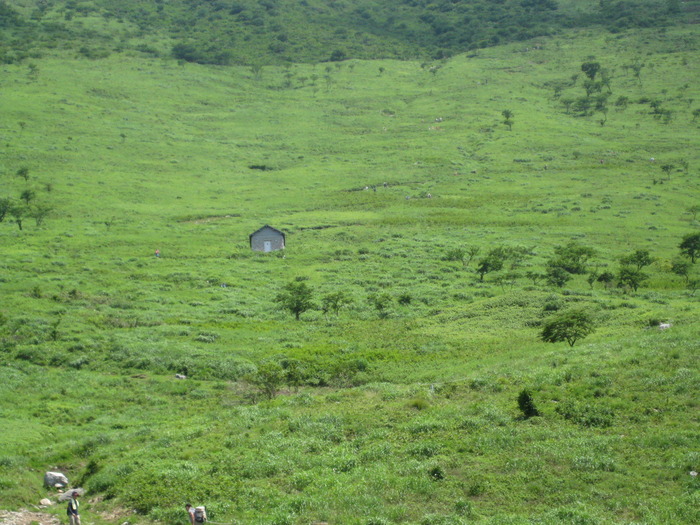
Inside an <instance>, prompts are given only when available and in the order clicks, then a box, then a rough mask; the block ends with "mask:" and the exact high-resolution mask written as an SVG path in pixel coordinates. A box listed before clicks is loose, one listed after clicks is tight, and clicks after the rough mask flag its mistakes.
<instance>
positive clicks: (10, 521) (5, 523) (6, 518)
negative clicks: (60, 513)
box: [0, 509, 61, 525]
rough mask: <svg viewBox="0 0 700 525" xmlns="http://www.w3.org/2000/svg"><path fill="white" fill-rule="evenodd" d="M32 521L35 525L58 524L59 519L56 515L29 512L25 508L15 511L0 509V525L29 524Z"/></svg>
mask: <svg viewBox="0 0 700 525" xmlns="http://www.w3.org/2000/svg"><path fill="white" fill-rule="evenodd" d="M32 522H34V524H35V525H36V524H37V523H38V524H39V525H60V523H61V522H60V521H59V520H58V518H57V517H56V516H51V515H50V514H44V513H42V512H30V511H28V510H26V509H21V510H19V511H17V512H10V511H8V510H0V525H30V524H31V523H32Z"/></svg>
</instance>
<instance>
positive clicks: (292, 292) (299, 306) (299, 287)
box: [275, 281, 315, 321]
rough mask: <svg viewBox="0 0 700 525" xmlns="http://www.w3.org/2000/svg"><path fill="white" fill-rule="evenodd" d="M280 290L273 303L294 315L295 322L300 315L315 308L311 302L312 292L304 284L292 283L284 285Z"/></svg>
mask: <svg viewBox="0 0 700 525" xmlns="http://www.w3.org/2000/svg"><path fill="white" fill-rule="evenodd" d="M282 290H283V291H282V292H280V293H279V294H278V295H277V297H276V298H275V301H276V302H277V303H279V304H280V306H281V307H282V308H283V309H285V310H289V312H290V313H292V314H294V317H295V319H296V320H297V321H298V320H299V317H300V316H301V314H303V313H304V312H306V311H307V310H311V309H313V308H314V307H315V305H314V303H313V301H312V297H313V290H312V289H311V288H310V287H309V286H308V285H307V284H306V283H305V282H298V281H292V282H291V283H288V284H286V285H285V286H284V288H283V289H282Z"/></svg>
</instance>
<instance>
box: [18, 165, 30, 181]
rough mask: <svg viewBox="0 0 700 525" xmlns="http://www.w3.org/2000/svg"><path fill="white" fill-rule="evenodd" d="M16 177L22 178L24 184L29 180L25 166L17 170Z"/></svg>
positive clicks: (27, 169)
mask: <svg viewBox="0 0 700 525" xmlns="http://www.w3.org/2000/svg"><path fill="white" fill-rule="evenodd" d="M17 176H18V177H22V178H23V179H24V180H25V182H26V181H28V180H29V168H28V167H26V166H22V167H21V168H20V169H18V170H17Z"/></svg>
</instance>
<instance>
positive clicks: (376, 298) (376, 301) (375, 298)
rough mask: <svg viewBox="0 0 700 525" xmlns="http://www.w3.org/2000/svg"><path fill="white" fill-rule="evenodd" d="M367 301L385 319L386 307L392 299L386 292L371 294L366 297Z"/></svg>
mask: <svg viewBox="0 0 700 525" xmlns="http://www.w3.org/2000/svg"><path fill="white" fill-rule="evenodd" d="M367 301H368V302H369V304H370V305H372V307H374V309H375V310H376V311H377V313H378V314H379V317H381V318H382V319H385V318H386V317H388V315H389V312H388V308H389V307H390V306H391V303H392V302H393V301H394V299H393V298H392V297H391V295H389V294H388V293H383V294H372V295H370V296H369V297H368V298H367Z"/></svg>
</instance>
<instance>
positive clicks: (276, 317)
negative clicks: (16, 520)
mask: <svg viewBox="0 0 700 525" xmlns="http://www.w3.org/2000/svg"><path fill="white" fill-rule="evenodd" d="M575 36H576V38H575V39H574V38H562V39H558V40H551V41H550V40H542V41H540V42H539V43H540V44H542V46H541V49H534V47H535V46H534V45H533V44H532V43H529V44H520V45H515V46H510V47H502V48H494V49H489V50H485V51H482V52H480V53H479V54H478V55H477V56H476V57H471V58H467V57H464V56H460V57H456V58H455V59H453V60H450V61H447V62H444V63H435V64H433V66H439V69H437V70H435V71H436V72H435V73H432V72H430V68H429V66H427V67H421V65H420V64H417V63H412V62H360V61H357V62H347V63H343V64H341V65H339V66H337V67H336V66H333V67H332V68H331V69H330V71H327V70H326V69H325V68H326V65H319V66H293V67H292V68H291V69H289V70H287V69H283V68H272V67H269V68H266V69H264V70H263V73H262V76H261V78H257V79H256V78H253V77H252V75H251V73H250V72H249V71H248V70H247V69H242V68H240V69H239V68H206V67H201V66H194V65H185V66H177V65H175V64H173V63H170V62H158V61H145V60H141V59H132V58H127V57H112V58H109V59H108V60H104V61H95V62H86V61H71V60H64V59H59V58H55V59H44V60H37V61H36V64H37V66H38V72H37V73H36V74H31V72H30V71H29V69H28V68H27V66H4V68H3V70H4V71H3V78H2V81H1V84H0V90H1V91H2V102H1V104H2V108H3V114H4V115H6V119H5V121H4V127H3V128H2V129H1V130H0V134H1V135H2V143H3V144H4V145H5V147H4V155H3V158H2V182H3V184H2V188H3V195H2V196H4V195H12V196H16V195H17V194H19V192H20V191H21V190H23V189H25V187H26V184H25V183H24V181H23V180H22V179H21V178H19V177H16V176H15V175H14V173H15V172H16V171H17V169H19V168H20V167H22V166H27V167H28V168H29V169H30V180H29V186H30V187H33V188H35V189H36V191H37V194H38V197H37V199H38V200H40V201H43V202H47V203H50V204H51V205H52V206H54V208H55V212H54V214H53V216H52V217H50V218H49V219H47V221H46V223H45V224H44V225H43V226H42V227H36V226H35V225H34V224H33V221H31V220H28V221H27V222H26V224H25V229H24V231H21V232H20V231H19V230H18V229H17V228H16V227H15V226H14V225H13V224H10V223H8V222H7V221H6V222H4V223H2V224H0V235H2V241H3V243H2V263H1V265H2V269H3V278H2V281H1V282H0V287H1V289H2V294H3V304H2V307H1V311H2V313H3V314H4V315H5V316H6V317H7V318H8V319H9V321H8V323H7V325H6V326H5V332H4V343H3V344H4V347H3V348H4V349H3V353H2V359H3V361H4V365H5V366H4V367H3V369H2V374H3V381H2V384H3V386H2V388H3V395H2V400H3V401H2V414H3V417H4V418H6V419H7V420H8V422H10V424H9V425H7V427H8V428H9V429H11V430H10V431H8V432H7V433H4V434H3V438H2V442H3V447H2V449H3V456H2V458H0V459H1V461H0V468H2V470H1V471H0V486H2V487H3V489H5V492H6V494H7V495H8V497H7V499H5V498H3V502H4V504H5V505H10V504H12V502H14V501H16V499H15V497H16V498H19V499H20V500H27V502H33V501H35V500H36V498H37V496H38V494H39V493H40V489H39V486H38V483H39V482H38V481H37V478H38V477H39V476H37V472H36V471H39V472H41V471H43V470H44V469H47V468H49V467H50V466H59V467H61V468H64V469H67V470H68V471H69V472H70V473H71V477H72V478H74V479H75V478H80V477H81V476H82V477H84V479H83V480H79V481H84V482H85V483H86V485H87V486H88V487H89V488H90V489H91V490H92V491H93V492H98V493H102V494H106V495H108V496H110V495H111V496H115V497H116V501H117V502H119V503H121V504H122V505H124V506H125V507H130V508H131V507H133V508H137V509H139V510H140V511H141V512H150V513H151V517H155V518H160V519H162V520H163V521H164V522H166V523H174V522H177V520H178V519H179V518H178V516H179V515H180V514H181V511H180V509H179V506H180V505H181V504H182V503H184V501H185V500H186V499H187V500H190V499H191V500H193V501H196V502H203V503H206V504H207V505H208V506H209V508H210V509H211V511H212V513H213V515H212V516H211V517H212V519H214V520H216V521H224V522H225V521H231V520H232V519H234V518H235V519H238V520H239V521H240V522H242V523H307V522H309V521H311V520H313V519H319V520H320V519H327V520H328V521H330V522H333V523H358V524H360V523H362V524H365V523H384V522H383V521H381V519H384V520H386V522H388V523H393V522H395V523H459V522H460V521H459V520H460V519H465V520H466V519H467V517H466V516H468V515H469V513H470V510H469V509H471V512H472V514H473V517H474V518H476V519H479V520H481V521H484V522H492V523H525V522H528V519H531V520H534V519H540V520H542V522H545V523H561V522H570V523H597V522H601V523H603V522H610V521H616V522H621V523H628V522H633V521H637V522H639V521H641V522H648V523H681V522H685V523H691V522H693V521H694V520H696V519H697V515H696V513H697V510H696V509H697V508H698V506H697V492H696V489H697V486H696V484H693V483H692V482H691V481H692V480H691V479H689V476H688V471H689V470H691V469H695V470H698V468H697V467H698V457H697V453H694V452H693V451H692V450H693V442H694V436H695V435H697V434H696V431H697V419H696V416H694V415H693V414H695V413H697V402H696V397H695V396H694V391H693V385H694V384H696V383H697V372H696V370H697V361H696V359H697V358H696V356H697V340H698V329H697V327H696V326H694V325H693V323H692V322H693V320H694V319H696V318H697V314H698V306H697V304H698V303H697V299H696V298H693V297H689V296H688V295H687V293H686V292H685V291H684V290H683V286H682V283H681V281H680V279H679V278H677V277H675V276H671V275H670V274H669V273H668V271H667V267H668V264H669V263H668V261H670V260H671V259H672V258H673V257H674V256H675V255H676V253H677V245H678V242H679V240H680V238H681V236H682V235H683V234H685V233H687V232H690V231H697V223H693V222H692V221H691V218H690V215H689V214H687V213H686V212H685V210H686V209H687V208H688V207H690V206H691V205H693V204H695V203H697V199H698V179H697V165H698V160H699V159H698V158H697V151H696V150H695V149H694V148H693V145H694V144H696V143H697V139H698V130H697V123H696V122H693V120H692V115H691V112H692V110H693V109H694V108H695V107H696V106H697V104H696V103H694V102H693V101H694V100H698V99H699V97H698V93H697V89H698V88H697V86H696V82H695V81H696V79H697V75H696V73H694V71H696V70H697V56H696V53H695V52H694V50H695V49H697V34H696V32H695V31H690V30H689V31H667V32H637V33H635V34H634V35H623V36H620V37H614V36H613V37H605V36H601V35H598V34H596V33H581V34H576V35H575ZM590 55H594V56H595V57H596V60H598V61H599V62H600V63H601V64H602V65H603V66H604V67H606V68H608V69H611V70H614V73H613V83H612V89H613V92H614V94H613V97H612V98H611V101H612V100H614V99H615V98H617V97H618V96H621V95H624V96H628V97H629V98H630V100H632V101H637V100H639V99H640V98H642V97H648V98H651V99H660V100H663V106H664V107H667V108H669V109H672V110H673V111H674V117H673V119H672V120H671V122H669V123H667V124H664V123H662V122H661V121H659V120H655V119H654V118H653V117H652V116H651V115H650V108H649V106H648V104H634V103H633V104H630V105H629V106H628V107H627V109H625V110H624V111H623V110H619V109H611V110H610V112H609V113H608V121H607V123H606V124H605V126H600V125H599V124H598V123H597V120H599V118H600V117H599V116H595V117H588V118H574V117H572V116H569V115H566V114H565V110H564V107H563V106H562V105H561V104H560V103H559V102H558V101H557V100H555V99H554V98H553V96H552V89H551V88H548V87H545V84H546V82H548V81H552V80H567V79H568V78H570V77H571V75H572V74H574V73H578V72H579V66H580V63H581V62H582V61H584V60H586V59H587V58H588V57H589V56H590ZM635 60H641V61H643V63H644V64H645V67H644V69H643V70H642V83H641V85H640V83H638V82H637V80H636V79H635V78H634V77H633V76H632V74H631V73H630V72H629V71H626V70H624V69H623V68H622V66H624V65H626V64H631V63H633V62H634V61H635ZM380 67H381V68H384V71H383V72H380V69H379V68H380ZM288 73H291V74H292V77H291V78H290V81H291V87H288V88H287V87H284V83H285V80H286V77H285V74H288ZM313 75H317V77H318V78H317V79H316V80H315V82H314V80H312V78H313ZM303 77H306V80H303V81H302V78H303ZM325 77H328V79H327V78H325ZM314 83H315V86H314V85H313V84H314ZM580 84H581V80H579V81H578V86H576V87H570V88H568V89H567V90H565V92H564V93H563V95H562V96H581V94H582V89H581V87H580ZM154 94H155V96H154ZM689 101H690V102H689ZM504 109H510V110H512V111H513V112H514V114H515V118H514V122H515V123H514V126H513V129H512V131H508V129H507V127H506V126H504V125H503V124H502V122H501V121H502V120H503V119H502V116H501V111H502V110H504ZM436 119H442V121H440V122H436ZM20 122H24V123H25V125H24V126H21V125H20V124H19V123H20ZM651 157H655V158H656V159H657V160H656V161H655V162H650V160H649V159H650V158H651ZM682 159H685V160H687V161H688V163H689V166H690V170H689V173H687V174H686V173H684V172H682V170H679V171H674V173H673V174H672V179H671V181H670V182H665V181H664V182H665V183H664V184H653V183H652V181H653V179H657V180H658V179H662V178H664V179H665V175H664V174H663V173H662V172H661V169H660V165H662V164H664V163H672V164H675V165H676V166H679V165H680V164H679V161H680V160H682ZM263 164H264V165H266V166H270V167H273V168H275V169H274V170H271V171H260V170H252V169H250V168H249V166H251V165H263ZM545 166H546V169H545ZM384 182H387V183H388V187H386V188H385V187H384V186H383V183H384ZM47 183H50V184H51V191H47V189H46V184H47ZM372 185H376V186H377V191H376V192H374V191H372V190H368V191H365V190H363V188H364V187H365V186H372ZM427 193H431V194H432V196H433V198H431V199H428V198H425V195H426V194H427ZM406 197H411V198H410V199H406ZM106 223H108V224H106ZM265 223H269V224H271V225H273V226H276V227H279V228H283V229H285V230H286V231H287V232H288V245H289V248H288V250H287V251H286V257H285V258H280V257H275V256H272V257H269V256H268V257H265V256H254V255H252V254H250V253H249V252H248V249H247V235H248V234H249V233H250V232H252V231H254V230H255V229H257V228H258V227H259V226H260V225H262V224H265ZM572 238H576V239H579V240H580V241H581V242H583V243H585V244H588V245H591V246H594V247H595V248H596V249H597V250H598V251H599V253H600V255H599V257H598V260H599V262H600V263H601V264H603V265H607V266H608V268H609V269H611V270H613V271H614V270H615V269H616V268H617V263H616V261H617V259H618V258H619V256H621V255H624V254H626V253H628V252H630V251H631V250H633V249H637V248H645V249H649V250H650V251H651V252H652V254H653V255H654V256H656V257H658V258H659V262H658V263H657V264H656V265H655V266H654V267H653V268H652V269H650V270H648V271H649V273H650V275H651V279H650V281H649V283H647V285H645V286H644V287H642V289H640V292H639V293H636V294H628V295H623V294H622V293H621V292H619V291H618V290H613V291H611V292H607V291H605V290H602V289H599V288H597V287H596V289H595V290H593V291H589V289H588V285H587V284H586V283H585V282H584V280H583V278H582V277H578V278H577V279H576V280H575V281H574V282H573V283H572V284H571V286H569V287H568V289H569V290H570V291H569V292H568V293H567V294H564V295H563V294H561V293H559V292H560V291H559V290H555V289H550V288H547V287H545V286H530V285H529V283H528V282H527V281H526V280H525V279H524V278H520V279H519V281H518V283H517V284H516V285H515V286H514V287H513V289H508V288H506V289H505V290H504V289H502V288H501V287H499V286H497V285H496V284H494V283H493V278H492V277H491V276H487V278H486V281H487V282H485V283H480V282H478V279H477V277H476V276H475V274H474V273H473V271H472V270H471V269H467V270H465V269H463V268H461V267H460V265H459V264H458V263H454V262H446V261H442V260H440V259H441V257H442V256H443V255H444V254H445V252H446V251H447V250H448V249H449V248H452V247H454V246H455V245H476V246H480V247H482V253H483V251H486V250H487V249H489V248H490V247H491V246H493V245H496V244H506V245H511V246H512V245H523V246H527V247H533V252H534V253H535V254H536V255H534V256H533V257H531V258H529V259H528V260H527V261H526V265H527V267H528V268H527V269H537V270H539V269H541V268H542V265H543V262H544V260H545V259H546V258H547V257H548V256H549V255H550V254H551V253H552V249H553V247H554V246H555V245H558V244H563V243H565V242H567V241H568V240H570V239H572ZM155 248H159V249H160V250H161V252H162V253H163V257H162V258H161V259H160V260H156V259H154V258H153V257H152V253H153V250H154V249H155ZM472 268H473V263H472ZM297 276H303V277H308V278H309V284H310V285H311V286H313V287H314V288H315V289H316V290H317V291H318V293H319V294H321V293H324V292H329V291H334V290H337V289H346V290H348V291H349V292H350V293H351V294H352V295H353V296H355V298H356V303H355V305H354V306H353V307H352V308H350V309H349V311H348V312H345V313H343V314H341V316H340V318H338V319H331V321H326V320H325V319H324V318H323V316H322V315H321V314H320V313H317V312H309V313H307V314H305V315H304V316H303V319H304V320H303V321H302V322H300V323H293V322H291V320H290V319H289V317H288V315H286V314H285V313H283V312H279V311H276V310H275V308H274V304H273V302H272V299H273V297H274V296H275V294H276V293H277V291H278V290H279V289H280V287H281V286H282V285H283V284H285V283H286V282H288V281H289V280H290V279H292V278H294V277H297ZM222 282H223V283H226V284H227V287H226V288H222V287H221V286H220V284H221V283H222ZM374 292H388V293H390V294H391V295H392V296H394V297H397V296H398V295H399V294H401V293H409V294H411V296H412V302H411V305H410V306H399V305H394V306H393V307H392V309H391V315H390V316H389V318H388V319H384V320H381V319H377V315H376V313H375V312H373V311H372V310H371V309H370V308H369V307H368V306H366V302H365V297H366V296H367V294H369V293H374ZM553 301H559V302H560V303H562V304H577V303H582V304H585V305H587V306H589V307H590V308H591V309H593V311H594V312H595V314H596V316H597V321H598V324H599V329H598V331H597V332H596V334H594V335H593V336H591V337H590V338H589V339H587V340H586V341H584V342H582V343H579V344H578V345H577V346H576V347H574V348H573V349H568V348H564V347H563V346H560V345H545V344H543V343H540V342H538V340H537V333H538V331H537V323H538V322H539V321H540V320H541V318H542V316H543V308H544V307H545V305H546V304H548V303H551V302H553ZM59 319H60V324H59V325H58V327H57V330H58V335H57V336H56V337H55V339H56V340H53V339H54V337H52V336H51V327H52V323H55V322H56V321H57V320H59ZM651 319H660V320H667V319H670V320H673V321H674V323H675V325H676V326H675V327H674V330H673V332H672V333H670V334H669V333H657V332H656V331H649V330H644V328H645V326H646V325H647V324H648V322H649V320H651ZM212 340H213V341H214V342H207V341H212ZM279 354H286V355H288V356H291V357H296V358H299V359H303V360H305V361H307V362H309V363H310V364H312V365H313V366H315V367H316V368H317V370H318V373H319V374H320V375H323V374H324V373H325V374H327V378H330V382H331V385H332V386H334V387H337V386H342V385H343V384H355V385H362V384H365V386H360V387H356V388H350V389H345V390H336V389H335V388H334V389H316V390H304V391H302V392H301V393H299V394H293V393H290V394H289V395H285V396H282V397H280V398H279V399H277V400H275V401H272V402H268V403H259V404H256V405H253V406H249V405H247V404H246V403H247V401H246V400H247V399H248V393H249V392H248V390H246V387H245V385H241V384H238V383H232V384H226V383H223V382H221V381H220V380H221V379H237V378H239V377H240V375H241V374H242V373H243V372H245V371H247V370H250V369H251V367H253V366H254V364H256V363H259V362H260V361H261V359H263V358H265V357H268V356H275V355H279ZM358 361H359V362H362V363H365V364H366V366H367V368H366V370H364V371H361V372H359V373H355V372H354V371H353V370H350V369H349V368H348V374H349V376H348V378H347V379H343V377H344V376H343V375H342V374H340V375H337V374H336V375H333V370H337V369H338V367H342V366H341V365H347V366H349V365H348V363H350V364H351V363H353V362H358ZM363 366H364V365H363ZM185 370H186V371H187V373H188V375H190V376H191V377H192V378H193V379H192V380H190V381H187V382H184V383H183V382H177V383H175V382H173V380H171V379H170V376H172V374H174V373H175V372H176V371H185ZM351 372H352V373H351ZM207 379H210V380H207ZM430 385H433V386H432V387H431V386H430ZM523 387H529V388H531V389H532V390H533V392H534V394H535V398H536V401H537V403H538V405H539V406H540V409H541V410H542V412H543V414H544V417H542V418H536V419H535V420H532V421H528V422H524V421H518V420H517V419H516V416H517V408H516V405H515V399H516V397H517V394H518V392H519V391H520V390H521V389H522V388H523ZM562 407H564V408H562ZM564 415H566V416H567V417H568V418H569V419H566V418H565V417H564ZM596 425H599V426H596ZM17 470H19V472H20V473H21V474H20V475H19V476H18V475H17ZM92 471H97V473H96V474H93V475H91V473H92ZM430 473H433V474H437V475H438V477H440V475H444V479H443V480H441V481H435V480H433V479H431V477H430ZM119 476H124V478H123V480H120V479H119ZM133 487H139V490H133ZM183 491H184V492H185V494H183ZM107 506H109V505H107ZM104 507H105V504H102V503H94V504H93V505H92V506H89V507H88V512H93V513H94V512H97V511H98V510H100V509H102V508H104ZM694 509H695V510H694ZM91 516H95V514H92V515H91ZM180 517H181V516H180ZM372 517H375V518H376V520H375V521H370V518H372ZM95 519H99V518H97V517H96V518H95ZM130 519H134V520H137V519H138V517H135V518H130ZM141 520H142V521H144V518H141ZM121 521H123V519H122V520H121ZM121 521H119V522H121Z"/></svg>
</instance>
